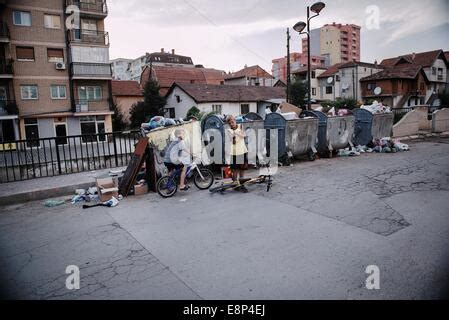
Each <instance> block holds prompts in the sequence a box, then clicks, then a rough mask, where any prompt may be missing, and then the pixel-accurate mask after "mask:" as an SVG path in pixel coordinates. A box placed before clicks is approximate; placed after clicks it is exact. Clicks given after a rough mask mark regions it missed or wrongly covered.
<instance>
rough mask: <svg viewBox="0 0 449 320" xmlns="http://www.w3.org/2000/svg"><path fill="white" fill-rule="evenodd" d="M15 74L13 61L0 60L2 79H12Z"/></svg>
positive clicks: (0, 75)
mask: <svg viewBox="0 0 449 320" xmlns="http://www.w3.org/2000/svg"><path fill="white" fill-rule="evenodd" d="M13 73H14V70H13V67H12V62H11V60H4V59H0V78H12V76H13Z"/></svg>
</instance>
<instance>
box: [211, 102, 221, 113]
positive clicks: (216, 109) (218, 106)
mask: <svg viewBox="0 0 449 320" xmlns="http://www.w3.org/2000/svg"><path fill="white" fill-rule="evenodd" d="M212 111H213V112H215V113H217V114H221V104H213V105H212Z"/></svg>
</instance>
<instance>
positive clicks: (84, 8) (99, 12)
mask: <svg viewBox="0 0 449 320" xmlns="http://www.w3.org/2000/svg"><path fill="white" fill-rule="evenodd" d="M71 5H74V6H77V7H78V8H79V9H80V14H81V15H83V16H89V17H103V18H104V17H106V16H107V15H108V6H107V5H106V1H105V0H97V1H90V2H87V1H86V0H84V1H83V0H66V6H71Z"/></svg>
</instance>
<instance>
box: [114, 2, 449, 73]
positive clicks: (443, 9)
mask: <svg viewBox="0 0 449 320" xmlns="http://www.w3.org/2000/svg"><path fill="white" fill-rule="evenodd" d="M314 2H315V1H301V0H222V1H218V0H169V1H166V0H165V1H164V0H108V7H109V16H108V18H107V19H106V28H107V31H109V34H110V41H111V48H110V55H111V59H115V58H119V57H120V58H137V57H139V56H141V55H143V54H145V52H154V51H160V49H161V48H165V49H166V50H171V49H175V50H176V53H179V54H181V55H186V56H190V57H192V59H193V62H194V63H195V64H203V65H204V66H205V67H211V68H217V69H221V70H225V71H237V70H239V69H241V68H243V66H244V65H245V64H247V65H255V64H258V65H260V66H262V67H263V68H265V69H266V70H268V71H271V60H272V59H274V58H278V57H282V56H285V55H286V35H285V31H286V28H287V27H291V26H293V25H294V24H295V23H296V22H297V21H300V20H305V16H306V6H307V5H311V4H313V3H314ZM324 2H325V3H326V8H325V9H324V10H323V11H322V13H321V15H320V16H319V17H317V18H315V19H313V20H312V28H317V27H321V26H322V25H323V24H325V23H332V22H337V23H354V24H357V25H360V26H361V27H362V33H361V38H362V39H361V42H362V46H361V54H362V57H361V59H362V61H365V62H374V60H375V59H377V60H379V62H380V60H382V59H383V58H387V57H393V56H397V55H400V54H405V53H409V52H421V51H427V50H433V49H444V50H449V0H395V1H391V0H377V1H366V0H328V1H324ZM373 6H375V7H373ZM376 8H378V10H377V9H376ZM377 12H378V13H379V15H378V17H379V19H378V20H376V15H377ZM377 24H378V26H379V28H377V27H376V25H377ZM300 44H301V43H300V38H299V35H297V34H295V32H293V31H292V42H291V51H292V52H300V51H301V45H300Z"/></svg>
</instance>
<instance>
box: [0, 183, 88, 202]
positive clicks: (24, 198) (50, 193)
mask: <svg viewBox="0 0 449 320" xmlns="http://www.w3.org/2000/svg"><path fill="white" fill-rule="evenodd" d="M91 186H92V182H84V183H80V184H75V185H70V186H63V187H57V188H50V189H40V190H34V191H28V192H23V193H16V194H11V195H7V196H1V197H0V206H9V205H12V204H17V203H24V202H29V201H37V200H45V199H50V198H56V197H61V196H68V195H73V194H74V191H75V190H76V189H87V188H89V187H91Z"/></svg>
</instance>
